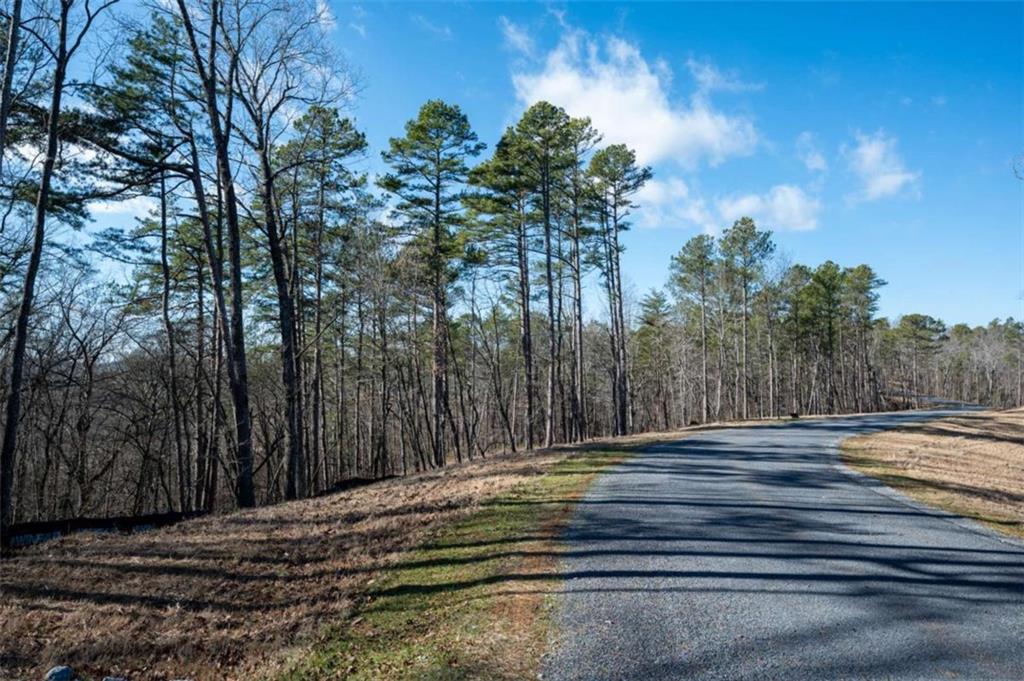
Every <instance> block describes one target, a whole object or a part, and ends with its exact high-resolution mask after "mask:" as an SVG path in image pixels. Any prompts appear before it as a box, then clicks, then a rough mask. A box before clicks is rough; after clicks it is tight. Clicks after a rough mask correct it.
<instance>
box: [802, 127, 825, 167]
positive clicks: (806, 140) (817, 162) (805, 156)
mask: <svg viewBox="0 0 1024 681" xmlns="http://www.w3.org/2000/svg"><path fill="white" fill-rule="evenodd" d="M796 154H797V156H798V157H799V158H800V160H801V161H803V163H804V165H805V166H807V169H808V170H810V171H811V172H815V173H823V172H825V171H826V170H828V161H826V160H825V157H824V156H823V155H822V153H821V152H820V151H818V144H817V141H816V140H815V138H814V133H812V132H808V131H806V130H805V131H804V132H802V133H800V134H799V135H797V138H796Z"/></svg>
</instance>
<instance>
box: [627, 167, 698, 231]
mask: <svg viewBox="0 0 1024 681" xmlns="http://www.w3.org/2000/svg"><path fill="white" fill-rule="evenodd" d="M634 198H635V200H636V205H637V207H638V210H637V214H638V224H639V225H640V226H641V227H650V228H653V227H689V226H691V225H696V226H697V227H699V228H700V229H702V230H703V231H705V232H708V233H714V232H716V231H717V230H718V223H717V222H716V220H715V217H714V215H712V212H711V210H710V209H709V208H708V205H707V202H706V201H705V200H704V199H703V198H702V197H700V196H698V195H696V194H695V193H694V192H693V191H692V190H691V189H690V187H689V185H687V184H686V182H684V181H683V180H682V179H681V178H678V177H670V178H668V179H666V180H650V181H649V182H648V183H647V184H645V185H644V186H643V187H642V188H641V189H640V191H639V192H637V194H636V196H635V197H634Z"/></svg>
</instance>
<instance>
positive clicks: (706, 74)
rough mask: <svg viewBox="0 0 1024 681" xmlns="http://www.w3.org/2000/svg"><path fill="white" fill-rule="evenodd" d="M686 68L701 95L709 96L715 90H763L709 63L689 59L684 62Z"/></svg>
mask: <svg viewBox="0 0 1024 681" xmlns="http://www.w3.org/2000/svg"><path fill="white" fill-rule="evenodd" d="M686 68H688V69H689V70H690V75H691V76H693V79H694V80H695V81H697V89H698V91H699V92H701V93H703V94H709V93H711V92H715V91H716V90H720V91H722V92H744V91H748V90H763V89H764V85H763V84H761V83H747V82H745V81H743V80H742V79H740V77H739V75H737V74H736V73H735V72H734V71H729V72H725V71H722V70H720V69H719V68H718V67H717V66H715V65H714V64H713V63H711V62H710V61H699V60H697V59H694V58H692V57H691V58H689V59H687V60H686Z"/></svg>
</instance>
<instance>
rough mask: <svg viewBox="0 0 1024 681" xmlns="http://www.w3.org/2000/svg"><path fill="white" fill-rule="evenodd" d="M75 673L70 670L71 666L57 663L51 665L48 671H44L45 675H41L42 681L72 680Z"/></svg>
mask: <svg viewBox="0 0 1024 681" xmlns="http://www.w3.org/2000/svg"><path fill="white" fill-rule="evenodd" d="M74 676H75V673H74V672H73V671H72V670H71V667H68V666H67V665H59V666H57V667H52V668H51V669H50V671H48V672H46V676H44V677H43V681H72V679H73V678H74Z"/></svg>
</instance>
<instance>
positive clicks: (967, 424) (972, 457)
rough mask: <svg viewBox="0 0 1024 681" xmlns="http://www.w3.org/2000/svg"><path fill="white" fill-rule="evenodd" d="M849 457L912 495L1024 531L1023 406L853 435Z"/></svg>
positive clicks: (847, 446)
mask: <svg viewBox="0 0 1024 681" xmlns="http://www.w3.org/2000/svg"><path fill="white" fill-rule="evenodd" d="M843 453H844V458H845V460H846V462H847V463H848V464H850V465H851V466H853V467H854V468H856V469H858V470H860V471H862V472H864V473H867V474H869V475H873V476H875V477H878V478H879V479H881V480H882V481H884V482H885V483H886V484H888V485H890V486H892V487H895V488H896V489H899V490H900V491H901V492H904V493H905V494H908V495H909V496H911V497H913V498H915V499H918V500H919V501H923V502H925V503H928V504H932V505H934V506H938V507H940V508H943V509H945V510H948V511H951V512H953V513H957V514H960V515H963V516H966V517H969V518H973V519H975V520H978V521H981V522H983V523H985V524H987V525H989V526H990V527H993V528H995V529H997V530H1000V531H1002V532H1005V533H1007V534H1010V535H1014V536H1017V537H1024V409H1016V410H1012V411H1000V412H971V413H965V414H963V415H959V416H955V417H952V418H947V419H942V420H939V421H931V422H929V423H924V424H920V425H914V426H908V427H905V428H900V429H898V430H892V431H886V432H882V433H875V434H873V435H864V436H858V437H854V438H851V439H849V440H847V441H846V442H844V443H843Z"/></svg>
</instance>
